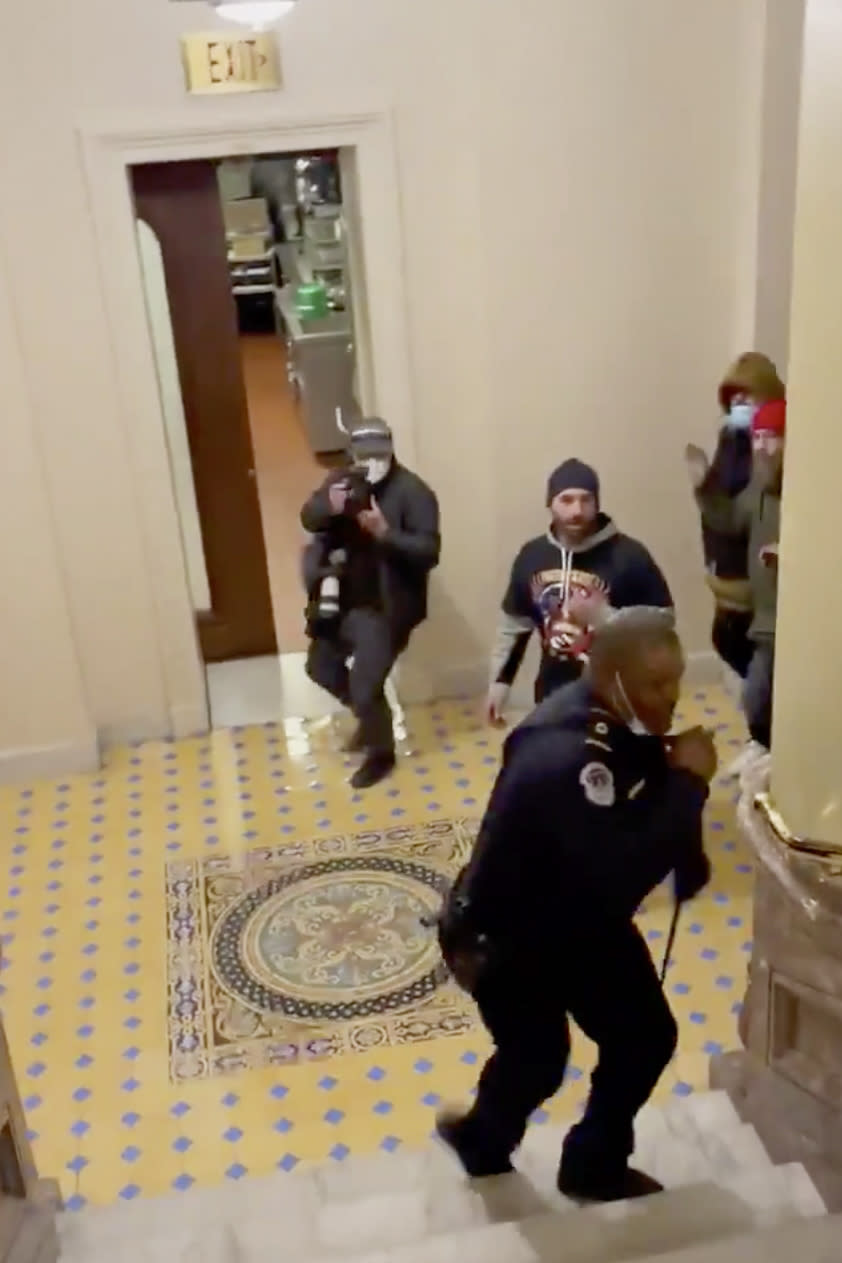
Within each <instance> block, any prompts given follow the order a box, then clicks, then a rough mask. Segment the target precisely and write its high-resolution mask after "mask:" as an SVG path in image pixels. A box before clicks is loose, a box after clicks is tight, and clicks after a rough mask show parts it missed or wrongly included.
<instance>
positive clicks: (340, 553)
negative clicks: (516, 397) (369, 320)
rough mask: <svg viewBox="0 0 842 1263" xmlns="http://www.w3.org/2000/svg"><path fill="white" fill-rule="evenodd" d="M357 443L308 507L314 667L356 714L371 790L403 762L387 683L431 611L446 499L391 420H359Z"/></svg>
mask: <svg viewBox="0 0 842 1263" xmlns="http://www.w3.org/2000/svg"><path fill="white" fill-rule="evenodd" d="M350 447H351V451H350V456H351V465H350V468H349V469H344V470H334V471H332V472H331V473H330V474H329V475H328V477H327V479H326V480H325V482H324V483H323V485H322V486H321V487H320V488H319V489H318V490H317V491H316V492H314V493H313V495H312V496H311V497H310V499H309V500H308V501H307V503H306V504H305V505H304V507H303V509H302V510H301V523H302V525H303V527H304V529H305V530H306V531H309V532H310V533H311V534H313V535H314V536H315V539H314V541H313V543H312V544H311V545H310V546H309V547H308V549H307V552H306V554H305V564H304V570H305V574H304V580H305V585H306V587H307V593H308V597H309V598H310V603H309V607H308V620H307V622H308V627H307V630H308V632H309V635H310V638H311V639H310V650H309V653H308V654H307V674H308V675H309V676H310V678H311V679H312V680H314V681H315V683H316V684H319V685H321V687H322V688H323V689H326V690H327V691H328V692H329V693H332V694H333V696H334V697H336V698H338V699H339V701H340V702H342V703H343V704H344V705H345V706H348V707H349V708H350V709H351V710H352V711H353V713H354V715H355V717H356V719H357V724H358V726H357V731H356V733H355V734H354V736H353V737H352V738H351V742H350V743H349V749H351V750H353V751H358V752H360V753H362V754H363V755H364V756H365V757H364V760H363V762H362V763H361V765H360V766H359V767H358V768H357V770H356V771H355V772H354V774H353V776H352V778H351V784H352V785H353V786H354V788H355V789H368V788H369V787H370V786H372V785H376V784H377V782H378V781H381V780H383V778H384V777H385V776H388V775H389V773H390V772H391V771H392V769H393V768H394V766H395V740H394V736H393V732H392V714H391V711H390V709H389V704H388V702H387V700H386V697H385V695H384V685H385V683H386V680H387V679H388V677H389V673H390V671H391V670H392V667H393V666H394V664H395V661H396V659H397V658H398V656H399V655H400V654H401V653H402V652H403V650H404V649H405V648H406V646H407V644H408V643H409V638H410V636H411V635H412V632H413V630H414V629H415V628H416V627H417V626H418V624H419V623H421V622H423V620H424V619H425V618H426V617H427V587H428V584H429V577H430V571H431V570H433V569H434V568H435V567H436V566H437V565H438V560H439V551H440V548H441V537H440V533H439V505H438V500H437V499H436V496H435V494H434V493H433V491H431V490H430V488H429V487H428V486H427V484H426V483H425V482H423V481H422V480H421V479H420V478H419V477H418V475H417V474H414V473H412V471H411V470H409V469H406V468H405V467H404V466H403V465H401V464H399V463H398V461H397V460H396V459H395V455H394V449H393V443H392V431H391V429H390V428H389V426H388V425H387V423H386V422H385V421H383V420H382V419H381V418H380V417H369V418H366V419H365V420H363V421H360V422H358V424H357V425H356V426H355V427H354V429H353V430H352V432H351V439H350ZM349 661H350V662H351V666H350V668H349V666H348V663H349Z"/></svg>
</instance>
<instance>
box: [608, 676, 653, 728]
mask: <svg viewBox="0 0 842 1263" xmlns="http://www.w3.org/2000/svg"><path fill="white" fill-rule="evenodd" d="M614 680H615V682H616V685H617V692H618V693H619V695H620V701H621V702H622V703H623V706H624V708H625V709H626V710H627V711H628V718H627V719H626V727H627V728H628V730H629V732H633V733H634V735H635V736H636V737H651V736H652V733H651V732H650V731H649V729H648V728H647V727H646V724H645V723H644V722H643V720H642V719H638V717H637V715H636V714H635V713H634V707H633V706H632V704H631V702H630V701H629V695H628V693H627V692H626V690H625V688H624V686H623V681H622V679H621V678H620V672H619V671H615V673H614Z"/></svg>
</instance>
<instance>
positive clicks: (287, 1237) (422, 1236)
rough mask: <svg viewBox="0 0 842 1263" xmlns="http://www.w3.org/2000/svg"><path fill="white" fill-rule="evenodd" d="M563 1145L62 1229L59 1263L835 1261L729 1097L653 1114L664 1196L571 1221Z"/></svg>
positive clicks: (416, 1161)
mask: <svg viewBox="0 0 842 1263" xmlns="http://www.w3.org/2000/svg"><path fill="white" fill-rule="evenodd" d="M561 1141H562V1132H561V1131H560V1130H559V1129H558V1128H557V1127H553V1126H551V1125H549V1124H545V1125H542V1126H535V1127H532V1128H531V1129H530V1131H529V1133H528V1135H527V1138H526V1140H525V1142H524V1145H523V1148H522V1149H521V1151H520V1154H519V1155H518V1159H517V1166H518V1170H517V1173H516V1174H514V1175H510V1176H505V1177H501V1178H499V1179H495V1180H485V1181H478V1182H475V1183H473V1184H472V1183H470V1182H468V1181H467V1180H466V1179H465V1178H464V1176H463V1175H462V1173H461V1171H460V1170H459V1168H458V1167H457V1165H456V1163H455V1162H454V1160H453V1158H452V1157H451V1155H450V1154H449V1153H447V1152H446V1151H445V1150H444V1149H443V1148H442V1147H441V1146H439V1145H431V1146H430V1148H429V1149H428V1150H426V1151H425V1152H420V1153H409V1152H398V1153H395V1154H389V1155H387V1154H378V1155H376V1156H374V1157H360V1158H353V1157H349V1158H347V1159H345V1161H343V1162H334V1163H332V1164H331V1165H330V1166H326V1167H322V1168H315V1169H313V1170H310V1171H305V1172H303V1173H302V1174H297V1173H295V1174H290V1175H287V1174H282V1173H280V1172H279V1173H277V1174H276V1175H273V1176H270V1177H267V1178H264V1179H254V1180H248V1179H243V1180H241V1181H240V1182H238V1183H232V1184H230V1185H226V1186H225V1187H222V1188H213V1189H194V1190H191V1191H190V1192H188V1193H181V1194H177V1195H173V1196H171V1197H166V1198H161V1199H157V1200H149V1201H139V1202H136V1203H135V1202H131V1203H127V1204H118V1205H115V1206H111V1207H105V1208H101V1209H94V1208H86V1209H85V1210H83V1211H81V1212H77V1213H75V1214H65V1215H63V1216H61V1218H60V1222H59V1232H60V1238H61V1244H62V1253H61V1258H62V1259H63V1260H66V1261H67V1263H105V1261H106V1260H107V1261H108V1263H153V1261H154V1263H343V1261H344V1263H621V1261H625V1260H633V1259H634V1260H639V1261H640V1263H643V1261H644V1260H650V1259H655V1258H658V1259H659V1260H661V1263H731V1261H732V1260H733V1261H734V1263H737V1261H738V1260H739V1263H779V1261H780V1263H784V1261H786V1263H791V1260H793V1259H795V1258H797V1259H798V1261H799V1263H831V1260H833V1263H838V1261H839V1260H840V1259H842V1221H836V1220H834V1219H831V1218H830V1217H828V1216H827V1215H826V1212H825V1207H824V1205H823V1203H822V1201H821V1198H820V1197H819V1195H818V1193H817V1192H816V1190H815V1188H814V1187H813V1185H812V1183H811V1181H810V1179H809V1177H808V1176H807V1174H806V1172H805V1170H804V1169H803V1167H801V1166H798V1165H790V1166H782V1167H775V1166H774V1165H773V1164H772V1162H771V1161H770V1159H769V1157H768V1155H767V1154H766V1152H765V1150H764V1148H763V1146H762V1145H761V1143H760V1141H759V1139H758V1137H757V1135H756V1133H755V1131H754V1129H753V1128H752V1127H751V1126H748V1125H746V1124H743V1123H742V1122H741V1121H740V1118H739V1116H738V1115H737V1113H736V1111H735V1110H734V1108H733V1106H732V1105H731V1102H730V1100H729V1099H728V1097H727V1096H726V1095H725V1094H724V1093H719V1092H712V1093H702V1094H698V1095H692V1096H689V1097H685V1098H681V1099H678V1098H677V1099H675V1100H674V1101H673V1102H671V1103H670V1104H669V1105H667V1106H666V1107H664V1108H660V1109H658V1108H654V1107H647V1109H645V1110H644V1111H643V1112H642V1114H641V1116H640V1119H639V1126H638V1150H637V1155H636V1162H637V1164H638V1165H640V1166H642V1167H644V1168H645V1169H646V1170H648V1171H650V1172H651V1173H652V1174H653V1175H655V1176H657V1177H658V1178H659V1179H660V1180H661V1181H662V1182H663V1183H664V1184H665V1185H666V1189H667V1191H666V1192H665V1193H663V1194H661V1195H659V1196H657V1197H653V1198H649V1199H647V1200H645V1201H641V1202H635V1203H621V1204H617V1205H613V1206H602V1207H589V1208H580V1207H577V1206H575V1205H573V1204H572V1203H569V1202H566V1201H565V1200H564V1199H563V1198H562V1197H561V1196H560V1195H559V1194H558V1193H557V1192H556V1190H555V1172H556V1166H557V1163H558V1155H559V1150H560V1147H561Z"/></svg>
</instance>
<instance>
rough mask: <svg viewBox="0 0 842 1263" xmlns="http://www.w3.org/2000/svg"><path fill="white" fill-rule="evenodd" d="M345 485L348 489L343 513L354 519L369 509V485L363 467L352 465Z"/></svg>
mask: <svg viewBox="0 0 842 1263" xmlns="http://www.w3.org/2000/svg"><path fill="white" fill-rule="evenodd" d="M345 485H346V487H347V488H348V496H347V499H346V501H345V512H346V513H347V515H348V516H349V517H356V516H357V515H358V514H359V513H364V512H365V511H366V509H370V508H371V484H370V483H369V481H368V474H367V470H366V469H365V468H364V467H362V466H359V465H352V466H351V468H350V469H349V470H348V473H347V476H346V478H345Z"/></svg>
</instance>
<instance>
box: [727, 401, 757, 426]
mask: <svg viewBox="0 0 842 1263" xmlns="http://www.w3.org/2000/svg"><path fill="white" fill-rule="evenodd" d="M756 412H757V405H756V404H753V403H735V404H732V405H731V411H730V412H729V413H728V424H729V425H730V426H731V428H732V429H734V430H748V429H750V427H751V423H752V421H753V420H754V414H755V413H756Z"/></svg>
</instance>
